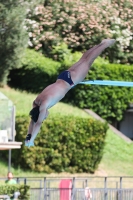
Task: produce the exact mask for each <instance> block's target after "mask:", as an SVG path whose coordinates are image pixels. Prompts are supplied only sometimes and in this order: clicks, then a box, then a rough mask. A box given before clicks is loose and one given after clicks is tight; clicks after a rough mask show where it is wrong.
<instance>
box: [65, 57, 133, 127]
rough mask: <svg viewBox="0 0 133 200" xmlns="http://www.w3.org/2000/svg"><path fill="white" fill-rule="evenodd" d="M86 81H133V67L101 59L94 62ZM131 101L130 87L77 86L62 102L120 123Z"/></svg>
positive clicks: (131, 90) (132, 93) (131, 91)
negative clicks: (86, 109) (89, 110)
mask: <svg viewBox="0 0 133 200" xmlns="http://www.w3.org/2000/svg"><path fill="white" fill-rule="evenodd" d="M86 80H117V81H131V82H132V81H133V67H132V66H126V65H120V64H109V63H108V62H104V61H103V60H102V59H101V58H99V59H97V60H96V62H94V64H93V66H92V67H91V70H90V71H89V73H88V76H87V77H86ZM132 99H133V88H132V87H118V86H101V85H77V86H76V87H75V88H74V89H72V90H70V92H69V93H68V95H66V97H65V98H64V100H63V101H65V102H69V103H72V104H73V105H76V106H78V107H80V108H89V109H92V110H93V111H94V112H96V113H97V114H99V115H100V116H101V117H102V118H104V119H106V120H107V121H108V122H110V123H113V122H114V121H121V120H122V118H123V116H124V112H125V111H126V109H127V107H128V106H129V103H130V102H131V101H132Z"/></svg>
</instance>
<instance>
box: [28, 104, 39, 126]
mask: <svg viewBox="0 0 133 200" xmlns="http://www.w3.org/2000/svg"><path fill="white" fill-rule="evenodd" d="M39 113H40V111H39V106H36V107H34V108H33V109H32V110H31V111H30V113H29V115H30V116H31V119H32V120H33V121H34V122H35V123H36V122H37V120H38V117H39Z"/></svg>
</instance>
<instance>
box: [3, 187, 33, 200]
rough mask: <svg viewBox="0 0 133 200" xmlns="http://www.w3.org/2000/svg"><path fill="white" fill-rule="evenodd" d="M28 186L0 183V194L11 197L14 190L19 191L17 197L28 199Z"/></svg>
mask: <svg viewBox="0 0 133 200" xmlns="http://www.w3.org/2000/svg"><path fill="white" fill-rule="evenodd" d="M29 189H30V186H28V185H19V184H18V185H0V195H3V194H4V195H8V196H9V197H10V198H11V197H13V194H14V192H16V191H19V192H20V196H19V197H18V199H21V200H22V199H24V200H29V199H30V194H29Z"/></svg>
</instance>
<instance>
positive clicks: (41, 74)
mask: <svg viewBox="0 0 133 200" xmlns="http://www.w3.org/2000/svg"><path fill="white" fill-rule="evenodd" d="M21 65H22V67H21V68H20V69H14V70H11V71H10V75H9V77H8V78H9V82H8V83H9V85H11V86H12V87H15V88H19V89H22V90H27V91H30V92H34V93H38V92H40V91H42V90H43V89H44V88H45V87H46V86H47V85H48V84H49V83H53V82H55V80H56V78H57V74H58V70H59V68H60V63H58V62H55V61H53V60H51V59H49V58H46V57H44V56H43V55H41V54H39V53H38V52H35V51H34V50H30V49H27V50H26V53H25V57H23V59H22V61H21Z"/></svg>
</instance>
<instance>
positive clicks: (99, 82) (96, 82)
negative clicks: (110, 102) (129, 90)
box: [79, 80, 133, 87]
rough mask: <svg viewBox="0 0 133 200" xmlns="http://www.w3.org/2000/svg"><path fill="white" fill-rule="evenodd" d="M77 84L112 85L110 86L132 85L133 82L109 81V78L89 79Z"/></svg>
mask: <svg viewBox="0 0 133 200" xmlns="http://www.w3.org/2000/svg"><path fill="white" fill-rule="evenodd" d="M79 84H85V85H87V84H90V85H112V86H123V87H133V82H127V81H109V80H93V81H92V80H91V81H82V82H80V83H79Z"/></svg>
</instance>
